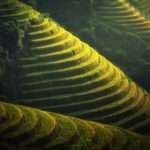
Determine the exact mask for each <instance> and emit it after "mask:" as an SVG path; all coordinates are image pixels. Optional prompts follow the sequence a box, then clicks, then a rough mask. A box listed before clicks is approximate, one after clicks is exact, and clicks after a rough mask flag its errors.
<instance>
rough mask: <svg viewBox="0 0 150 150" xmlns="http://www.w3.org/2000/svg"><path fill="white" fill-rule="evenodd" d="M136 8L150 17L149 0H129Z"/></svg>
mask: <svg viewBox="0 0 150 150" xmlns="http://www.w3.org/2000/svg"><path fill="white" fill-rule="evenodd" d="M129 1H130V2H131V4H133V5H134V6H135V7H136V8H137V9H139V10H140V11H141V12H142V13H143V14H144V15H145V16H146V17H147V18H149V17H150V1H149V0H129Z"/></svg>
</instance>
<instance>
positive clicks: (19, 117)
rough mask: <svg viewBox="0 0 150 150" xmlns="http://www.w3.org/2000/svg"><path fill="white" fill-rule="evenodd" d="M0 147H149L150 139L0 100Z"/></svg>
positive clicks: (88, 149) (97, 149)
mask: <svg viewBox="0 0 150 150" xmlns="http://www.w3.org/2000/svg"><path fill="white" fill-rule="evenodd" d="M0 112H1V113H0V146H3V145H4V144H5V145H7V146H8V148H9V147H11V146H14V147H16V149H17V147H19V148H20V149H25V148H32V149H36V150H37V149H38V150H51V149H53V150H56V149H57V150H62V149H65V150H106V149H109V150H125V149H128V150H149V147H150V141H149V140H148V139H146V138H145V137H142V136H140V135H138V134H135V133H132V132H129V131H127V130H124V129H121V128H118V127H113V126H109V125H104V124H100V123H95V122H91V121H85V120H81V119H77V118H73V117H68V116H64V115H60V114H56V113H52V112H46V111H42V110H39V109H35V108H30V107H25V106H19V105H14V104H10V103H4V102H0Z"/></svg>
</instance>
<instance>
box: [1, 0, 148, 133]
mask: <svg viewBox="0 0 150 150" xmlns="http://www.w3.org/2000/svg"><path fill="white" fill-rule="evenodd" d="M106 2H107V1H106ZM118 3H121V4H122V2H118ZM111 5H112V6H115V4H114V3H111ZM135 16H136V15H135ZM0 18H3V19H5V20H7V19H8V20H9V19H16V20H17V21H18V23H19V24H20V25H22V26H24V25H25V24H26V23H27V24H28V28H27V29H26V30H25V32H26V39H28V49H27V51H26V52H25V54H23V55H22V56H21V57H19V58H18V60H17V63H18V65H20V67H21V70H22V74H21V77H20V78H19V81H18V84H20V85H21V86H22V89H21V93H20V100H19V101H18V100H15V102H16V103H21V104H25V105H29V106H34V107H38V108H41V109H44V110H48V111H54V112H60V113H65V114H69V115H74V116H78V117H81V118H88V119H90V120H95V121H100V122H104V123H110V124H115V125H118V126H121V127H126V128H128V129H131V130H134V131H137V132H140V133H142V134H147V135H149V133H150V129H149V125H150V117H149V115H150V113H149V111H150V101H149V100H150V97H149V94H148V93H147V92H146V91H145V90H143V89H142V88H140V87H139V86H138V85H136V84H135V83H134V82H133V81H131V79H129V78H128V77H127V76H126V75H125V74H124V73H123V72H122V71H121V70H120V69H119V68H118V67H116V66H115V65H113V64H112V63H111V62H110V61H108V60H107V59H106V58H105V57H103V56H102V55H100V54H98V53H97V52H96V50H94V49H93V48H92V47H90V46H89V45H88V44H86V43H84V42H82V41H80V40H79V39H78V38H77V37H75V36H74V35H72V34H71V33H69V32H68V31H66V30H65V29H64V28H62V27H60V25H58V24H57V23H55V22H54V21H53V20H52V19H49V18H44V17H42V16H41V15H40V13H38V12H37V11H35V10H33V9H32V8H31V7H29V6H27V5H25V4H23V3H20V2H19V1H17V0H11V1H9V0H8V1H4V2H2V3H1V4H0ZM114 20H115V19H114ZM131 20H132V19H131ZM133 20H134V19H133ZM131 22H132V21H131ZM142 30H143V29H142ZM143 33H144V34H143V35H145V34H147V33H146V32H145V31H144V32H143ZM16 82H17V81H16ZM5 96H6V97H9V95H5ZM10 99H13V97H10ZM13 102H14V101H13Z"/></svg>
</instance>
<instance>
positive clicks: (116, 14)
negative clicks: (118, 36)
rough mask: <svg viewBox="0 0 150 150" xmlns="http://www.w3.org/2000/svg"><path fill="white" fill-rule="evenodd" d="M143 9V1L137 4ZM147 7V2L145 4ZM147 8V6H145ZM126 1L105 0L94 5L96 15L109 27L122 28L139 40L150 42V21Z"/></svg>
mask: <svg viewBox="0 0 150 150" xmlns="http://www.w3.org/2000/svg"><path fill="white" fill-rule="evenodd" d="M139 3H140V4H139V5H140V6H141V7H142V6H143V7H144V4H143V3H144V1H142V2H139ZM145 3H147V5H148V4H149V2H145ZM147 7H148V6H147ZM136 8H137V7H134V5H132V4H131V3H130V2H129V1H127V0H115V1H112V0H106V1H102V2H101V3H99V2H98V1H97V3H95V9H96V12H97V15H99V17H100V18H101V20H103V21H105V22H107V24H110V25H111V26H115V27H118V28H122V29H124V30H126V31H128V32H131V33H132V34H134V35H137V36H139V37H140V38H142V39H144V40H146V41H149V40H150V20H149V19H146V17H145V16H144V15H143V14H142V13H141V11H139V10H138V9H136Z"/></svg>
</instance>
